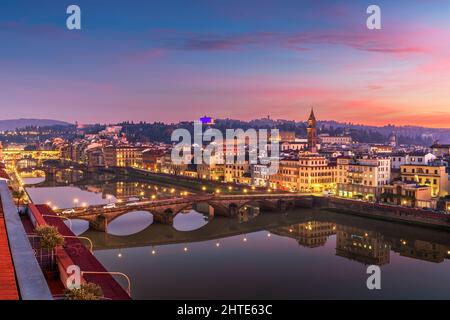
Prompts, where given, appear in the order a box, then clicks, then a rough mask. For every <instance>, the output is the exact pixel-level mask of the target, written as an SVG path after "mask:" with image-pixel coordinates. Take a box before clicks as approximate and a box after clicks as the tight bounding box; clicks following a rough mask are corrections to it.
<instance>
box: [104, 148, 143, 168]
mask: <svg viewBox="0 0 450 320" xmlns="http://www.w3.org/2000/svg"><path fill="white" fill-rule="evenodd" d="M144 149H145V148H144V147H133V146H108V147H105V148H103V153H104V158H105V165H106V166H107V167H134V168H141V167H142V152H143V151H144Z"/></svg>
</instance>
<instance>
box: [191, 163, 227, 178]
mask: <svg viewBox="0 0 450 320" xmlns="http://www.w3.org/2000/svg"><path fill="white" fill-rule="evenodd" d="M224 171H225V165H224V164H217V163H211V164H206V163H202V164H198V165H197V174H198V177H199V178H200V179H205V180H212V181H223V180H224V177H225V173H224Z"/></svg>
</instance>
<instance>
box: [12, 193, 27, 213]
mask: <svg viewBox="0 0 450 320" xmlns="http://www.w3.org/2000/svg"><path fill="white" fill-rule="evenodd" d="M13 197H14V198H15V199H17V212H18V211H19V207H20V201H21V200H23V198H25V191H24V190H19V191H14V192H13Z"/></svg>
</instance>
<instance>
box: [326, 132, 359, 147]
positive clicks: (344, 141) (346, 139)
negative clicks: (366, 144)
mask: <svg viewBox="0 0 450 320" xmlns="http://www.w3.org/2000/svg"><path fill="white" fill-rule="evenodd" d="M319 140H320V144H321V145H341V146H343V145H351V144H352V143H353V139H352V137H350V136H330V135H329V134H321V135H319Z"/></svg>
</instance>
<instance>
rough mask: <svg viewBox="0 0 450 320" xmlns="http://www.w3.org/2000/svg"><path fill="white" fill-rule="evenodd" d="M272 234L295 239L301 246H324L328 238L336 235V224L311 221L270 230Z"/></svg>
mask: <svg viewBox="0 0 450 320" xmlns="http://www.w3.org/2000/svg"><path fill="white" fill-rule="evenodd" d="M271 232H272V233H273V234H276V235H280V236H284V237H289V238H293V239H296V240H297V241H298V243H299V245H301V246H305V247H308V248H315V247H321V246H324V245H325V243H326V242H327V240H328V237H329V236H331V235H333V234H335V233H336V224H334V223H330V222H319V221H311V222H307V223H300V224H295V225H292V226H287V227H280V228H277V229H274V230H271Z"/></svg>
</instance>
